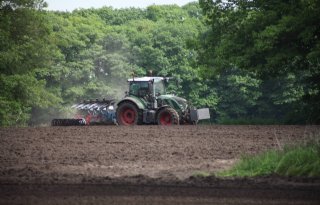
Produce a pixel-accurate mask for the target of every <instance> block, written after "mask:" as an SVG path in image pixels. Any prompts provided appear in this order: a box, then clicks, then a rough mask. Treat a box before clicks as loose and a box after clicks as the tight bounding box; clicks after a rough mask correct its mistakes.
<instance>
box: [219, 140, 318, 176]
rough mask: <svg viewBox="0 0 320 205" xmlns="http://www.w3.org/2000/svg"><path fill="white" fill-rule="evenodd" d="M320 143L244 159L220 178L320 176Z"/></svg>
mask: <svg viewBox="0 0 320 205" xmlns="http://www.w3.org/2000/svg"><path fill="white" fill-rule="evenodd" d="M319 156H320V144H319V142H316V143H314V142H313V143H312V144H307V145H302V146H296V147H286V148H285V149H284V150H281V151H280V150H271V151H268V152H265V153H263V154H260V155H257V156H254V157H252V156H251V157H249V156H248V157H244V158H242V159H241V160H240V162H239V163H238V164H237V165H235V166H234V167H233V168H232V169H231V170H228V171H224V172H222V173H219V176H240V177H244V176H249V177H252V176H267V175H279V176H305V177H319V176H320V158H319Z"/></svg>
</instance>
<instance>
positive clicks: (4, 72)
mask: <svg viewBox="0 0 320 205" xmlns="http://www.w3.org/2000/svg"><path fill="white" fill-rule="evenodd" d="M223 2H224V3H221V2H220V1H215V3H214V2H212V1H206V0H201V1H200V4H198V3H197V2H194V3H190V4H187V5H185V6H183V7H179V6H176V5H168V6H156V5H153V6H149V7H148V8H147V9H138V8H127V9H113V8H110V7H103V8H100V9H81V10H75V11H73V12H72V13H69V12H51V11H45V10H43V8H45V7H46V3H45V2H44V1H43V0H0V88H1V89H0V108H1V109H0V126H16V125H18V126H21V125H28V124H29V125H34V124H39V123H47V122H49V120H50V119H51V118H53V117H57V116H59V115H60V116H62V115H63V114H64V113H65V112H66V109H67V108H68V107H69V106H70V105H71V104H72V103H75V102H79V101H81V100H83V99H90V98H93V99H94V98H103V97H113V98H117V99H119V98H121V97H122V96H123V95H124V91H125V90H126V79H127V78H128V77H130V76H131V75H132V73H135V74H136V75H140V76H142V75H145V74H146V73H147V72H148V71H149V70H153V74H154V75H160V76H173V77H175V78H177V79H178V81H179V84H178V85H177V87H175V85H171V87H170V90H171V91H172V92H173V91H174V92H175V93H176V94H178V95H180V96H182V97H185V98H187V99H188V100H189V101H190V102H192V103H193V104H194V105H195V106H197V107H209V108H210V109H211V112H212V122H216V123H318V122H319V116H320V106H319V102H320V97H319V96H320V87H319V79H320V76H319V75H320V69H319V66H320V64H319V62H320V61H319V56H320V43H319V30H320V28H319V26H318V22H320V21H319V20H320V19H319V18H320V17H319V15H318V13H319V9H320V5H319V2H318V1H316V0H307V1H303V0H295V1H271V0H270V1H259V0H256V1H249V0H248V1H246V0H234V1H223Z"/></svg>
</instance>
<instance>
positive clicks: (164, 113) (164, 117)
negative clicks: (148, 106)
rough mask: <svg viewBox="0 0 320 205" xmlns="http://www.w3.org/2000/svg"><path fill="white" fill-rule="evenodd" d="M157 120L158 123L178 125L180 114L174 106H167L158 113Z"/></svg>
mask: <svg viewBox="0 0 320 205" xmlns="http://www.w3.org/2000/svg"><path fill="white" fill-rule="evenodd" d="M157 122H158V125H178V124H179V115H178V113H177V111H175V110H174V109H173V108H171V107H166V108H163V109H162V110H160V112H159V113H158V115H157Z"/></svg>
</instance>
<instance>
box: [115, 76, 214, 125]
mask: <svg viewBox="0 0 320 205" xmlns="http://www.w3.org/2000/svg"><path fill="white" fill-rule="evenodd" d="M168 81H169V78H164V77H140V78H132V79H129V80H128V83H129V92H126V96H125V97H124V98H123V99H122V100H121V101H120V102H118V103H117V109H116V120H117V122H118V124H119V125H141V124H158V125H178V124H196V123H197V122H198V121H199V120H202V119H210V114H209V109H208V108H203V109H195V108H193V107H191V106H190V105H189V104H188V102H187V100H185V99H183V98H181V97H177V96H175V95H170V94H167V92H166V85H167V82H168Z"/></svg>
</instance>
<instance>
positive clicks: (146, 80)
mask: <svg viewBox="0 0 320 205" xmlns="http://www.w3.org/2000/svg"><path fill="white" fill-rule="evenodd" d="M164 79H165V78H164V77H138V78H130V79H128V81H129V82H132V81H137V82H149V81H150V80H154V81H161V80H164Z"/></svg>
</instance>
